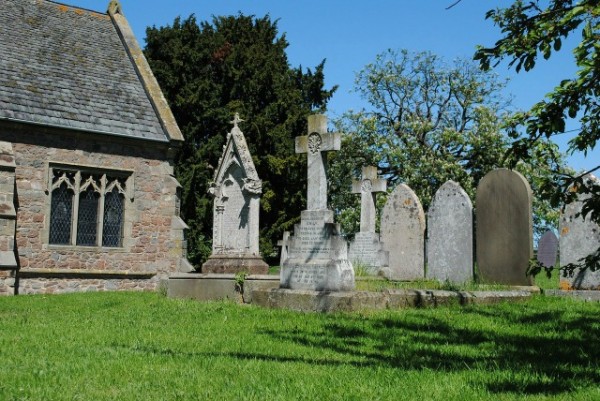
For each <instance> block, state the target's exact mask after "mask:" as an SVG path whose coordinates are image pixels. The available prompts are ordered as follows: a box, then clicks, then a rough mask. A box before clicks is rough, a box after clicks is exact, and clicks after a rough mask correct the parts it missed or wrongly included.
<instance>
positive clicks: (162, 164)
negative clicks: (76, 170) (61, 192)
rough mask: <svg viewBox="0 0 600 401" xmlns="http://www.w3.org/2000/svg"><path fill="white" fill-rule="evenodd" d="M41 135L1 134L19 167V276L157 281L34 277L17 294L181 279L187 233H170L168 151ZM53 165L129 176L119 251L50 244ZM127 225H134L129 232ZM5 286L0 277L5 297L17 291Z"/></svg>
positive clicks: (172, 186) (172, 190)
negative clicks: (46, 273)
mask: <svg viewBox="0 0 600 401" xmlns="http://www.w3.org/2000/svg"><path fill="white" fill-rule="evenodd" d="M36 129H37V128H36V127H31V128H26V129H22V128H18V127H15V129H14V130H13V131H11V130H8V131H7V130H4V131H2V130H0V140H5V141H8V142H12V144H13V150H14V154H15V161H16V166H17V167H16V181H17V196H18V200H19V208H18V210H17V235H16V244H17V250H18V255H19V262H20V268H21V271H22V272H26V271H27V270H28V269H52V270H56V269H60V270H75V269H76V270H78V271H85V270H94V271H96V272H98V271H107V272H111V273H119V272H123V273H127V272H137V273H152V274H155V276H154V278H152V279H145V280H128V279H123V280H108V279H104V280H97V281H98V282H96V281H94V280H93V279H92V278H87V277H86V278H81V279H80V278H77V279H55V278H52V279H50V278H49V279H46V278H33V277H32V278H27V279H22V280H20V282H19V284H20V288H19V293H58V292H70V291H72V290H73V288H79V291H89V290H103V289H104V290H105V289H111V290H118V289H140V290H148V289H154V288H156V285H157V283H158V281H159V280H160V279H164V278H166V277H167V276H168V274H169V273H172V272H176V271H177V270H178V266H179V262H180V259H181V255H182V254H183V249H182V245H183V232H182V230H173V229H172V228H171V227H172V221H173V219H174V218H176V217H175V206H176V195H175V194H176V182H175V181H174V180H173V179H172V178H170V174H172V172H173V169H172V166H171V165H170V156H169V155H168V152H169V150H168V149H167V145H153V144H146V143H142V142H140V141H138V142H136V146H135V147H134V146H131V145H128V143H131V142H132V141H125V140H123V141H119V140H117V139H115V138H108V139H110V140H111V141H112V142H111V143H100V142H99V140H101V138H98V137H93V136H90V135H84V134H82V135H73V134H70V135H61V134H60V133H57V132H53V131H48V132H36ZM40 130H41V129H40ZM23 142H27V143H23ZM97 149H102V150H103V153H98V152H96V150H97ZM49 163H63V164H73V165H77V166H80V167H81V168H86V167H96V168H98V169H108V170H122V171H130V172H132V176H133V186H134V191H133V192H132V193H133V197H134V199H133V202H132V201H130V200H129V199H126V214H125V219H126V225H125V226H126V229H125V238H124V241H123V247H122V248H98V247H75V246H56V245H49V244H48V230H49V228H48V224H49V205H50V193H49V192H48V182H47V180H48V178H47V177H48V165H49ZM128 220H129V222H130V224H129V229H128V230H127V226H128V225H127V221H128ZM0 245H2V244H0ZM2 246H3V245H2ZM40 277H41V276H40ZM90 280H92V281H90ZM4 281H5V280H3V277H0V295H5V293H7V292H10V291H12V290H11V289H10V288H5V287H6V285H4V286H3V282H4ZM76 282H79V283H80V284H79V286H76V285H75V284H73V283H76ZM61 283H68V285H67V284H65V285H63V284H61ZM109 283H110V285H109ZM69 285H70V286H69Z"/></svg>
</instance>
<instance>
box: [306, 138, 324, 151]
mask: <svg viewBox="0 0 600 401" xmlns="http://www.w3.org/2000/svg"><path fill="white" fill-rule="evenodd" d="M322 143H323V140H322V139H321V135H319V134H318V133H316V132H313V133H312V134H310V135H309V136H308V150H309V151H310V153H311V154H313V155H314V154H315V153H318V152H319V151H320V150H321V144H322Z"/></svg>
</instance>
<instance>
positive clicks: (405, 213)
mask: <svg viewBox="0 0 600 401" xmlns="http://www.w3.org/2000/svg"><path fill="white" fill-rule="evenodd" d="M424 236H425V214H424V213H423V207H422V206H421V202H419V198H417V195H415V193H414V192H413V191H412V189H410V188H409V187H408V186H407V185H405V184H400V185H398V186H397V187H396V188H395V189H394V191H393V192H392V193H391V194H390V196H389V197H388V199H387V202H386V204H385V206H384V207H383V213H382V216H381V241H382V242H383V249H384V250H385V251H388V252H389V265H388V267H387V268H384V269H382V273H383V274H384V276H385V277H387V278H389V279H391V280H419V279H423V278H424V277H425V254H424V252H425V250H424V248H425V238H424Z"/></svg>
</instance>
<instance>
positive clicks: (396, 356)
mask: <svg viewBox="0 0 600 401" xmlns="http://www.w3.org/2000/svg"><path fill="white" fill-rule="evenodd" d="M0 322H1V324H0V361H2V363H0V378H1V380H0V399H1V400H116V399H118V400H145V401H149V400H176V399H177V400H186V399H190V400H235V399H240V400H295V399H302V400H314V399H319V400H380V399H381V400H386V399H390V400H391V399H394V400H401V399H420V400H436V399H439V400H455V399H456V400H458V399H460V400H465V399H473V400H481V399H494V400H538V399H540V400H541V399H554V400H564V399H569V400H592V399H600V366H599V363H598V361H599V360H600V347H598V342H599V339H600V304H599V303H585V302H582V301H576V300H571V299H562V298H550V297H548V298H545V297H542V296H538V297H535V298H534V299H532V300H531V301H527V302H524V303H517V304H500V305H495V306H470V307H462V308H461V307H441V308H430V309H407V310H398V311H378V312H362V313H351V314H318V313H298V312H293V311H287V310H267V309H260V308H257V307H253V306H241V305H237V304H234V303H228V302H204V303H201V302H196V301H190V300H180V299H169V298H165V297H164V296H162V295H160V294H158V293H80V294H67V295H54V296H41V295H36V296H18V297H6V298H2V299H0Z"/></svg>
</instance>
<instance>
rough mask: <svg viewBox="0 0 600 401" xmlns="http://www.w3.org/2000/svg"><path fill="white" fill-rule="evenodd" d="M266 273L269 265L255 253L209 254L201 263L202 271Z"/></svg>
mask: <svg viewBox="0 0 600 401" xmlns="http://www.w3.org/2000/svg"><path fill="white" fill-rule="evenodd" d="M241 272H246V273H249V274H267V273H268V272H269V265H268V264H266V263H265V261H264V260H262V258H261V257H260V256H256V255H233V256H231V255H211V256H209V258H208V259H207V261H206V262H204V264H203V265H202V273H218V274H223V273H233V274H235V273H241Z"/></svg>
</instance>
